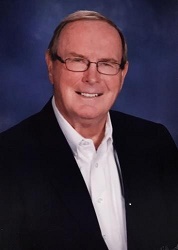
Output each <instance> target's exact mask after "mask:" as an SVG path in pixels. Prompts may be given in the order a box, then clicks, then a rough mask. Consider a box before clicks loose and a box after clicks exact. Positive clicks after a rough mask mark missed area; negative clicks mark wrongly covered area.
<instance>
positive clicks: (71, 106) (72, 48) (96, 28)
mask: <svg viewBox="0 0 178 250" xmlns="http://www.w3.org/2000/svg"><path fill="white" fill-rule="evenodd" d="M57 54H58V55H59V56H60V57H62V59H63V60H65V59H66V58H70V57H74V55H75V56H77V57H84V58H87V59H88V60H90V61H92V62H97V61H101V60H103V59H108V60H114V61H116V62H118V63H121V58H122V44H121V39H120V36H119V33H118V32H117V30H116V29H115V28H114V27H112V26H111V25H109V24H108V23H106V22H104V21H99V20H81V21H75V22H73V23H69V24H67V25H66V26H65V27H64V28H63V30H62V32H61V34H60V37H59V41H58V49H57ZM46 62H47V66H48V71H49V78H50V80H51V83H52V84H53V85H54V96H55V102H56V106H57V108H58V109H59V111H60V112H61V113H62V115H63V116H64V117H65V119H66V120H67V121H68V122H69V123H70V124H71V125H73V124H75V122H80V121H81V122H84V121H87V122H95V121H97V120H98V121H99V120H102V119H104V118H106V116H107V112H108V111H109V109H110V108H111V106H112V105H113V103H114V101H115V100H116V97H117V95H118V93H119V92H120V90H121V88H122V85H123V82H124V78H125V75H126V73H127V68H128V65H127V64H126V66H125V69H124V70H121V69H120V70H119V73H118V74H117V75H103V74H100V73H99V72H98V71H97V68H96V64H90V67H89V69H88V70H87V71H85V72H71V71H68V70H67V69H66V66H65V64H63V63H61V62H59V61H58V60H56V61H52V60H51V59H50V56H49V55H48V53H47V54H46Z"/></svg>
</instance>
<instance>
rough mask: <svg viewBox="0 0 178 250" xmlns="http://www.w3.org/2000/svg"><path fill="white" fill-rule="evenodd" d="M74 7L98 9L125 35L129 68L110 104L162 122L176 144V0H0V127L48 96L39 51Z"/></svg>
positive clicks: (49, 91) (37, 107) (49, 89)
mask: <svg viewBox="0 0 178 250" xmlns="http://www.w3.org/2000/svg"><path fill="white" fill-rule="evenodd" d="M78 9H91V10H95V11H99V12H101V13H103V14H104V15H106V16H108V17H109V18H111V19H112V20H113V21H114V22H115V23H116V24H117V25H118V26H119V27H120V28H121V30H122V31H123V33H124V35H125V37H126V40H127V44H128V59H129V72H128V75H127V77H126V80H125V84H124V87H123V90H122V92H121V93H120V95H119V97H118V99H117V101H116V104H115V105H114V106H113V109H116V110H120V111H122V112H126V113H128V114H132V115H135V116H139V117H142V118H145V119H148V120H152V121H155V122H160V123H163V124H164V125H165V126H166V127H167V128H168V129H169V131H170V133H171V135H172V137H173V138H174V140H175V142H176V144H177V145H178V0H124V1H123V0H102V1H96V0H90V1H88V0H82V1H80V0H75V1H74V0H63V1H60V0H36V1H35V0H33V1H32V0H31V1H29V0H26V1H23V0H21V1H20V0H5V1H4V0H0V131H3V130H6V129H8V128H9V127H11V126H13V125H15V124H17V123H18V122H20V121H21V120H23V119H25V118H26V117H28V116H30V115H32V114H33V113H36V112H38V111H40V110H41V108H42V107H43V106H44V105H45V103H46V102H47V101H48V99H49V98H50V97H51V94H52V86H51V84H50V83H49V80H48V74H47V68H46V64H45V58H44V54H45V51H46V48H47V46H48V43H49V41H50V39H51V37H52V34H53V31H54V29H55V27H56V26H57V25H58V23H59V22H60V21H61V19H63V18H64V17H65V16H66V15H68V14H70V13H71V12H73V11H76V10H78ZM76 36H77V34H76ZM79 42H80V41H79Z"/></svg>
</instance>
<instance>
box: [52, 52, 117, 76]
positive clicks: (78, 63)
mask: <svg viewBox="0 0 178 250" xmlns="http://www.w3.org/2000/svg"><path fill="white" fill-rule="evenodd" d="M52 59H53V60H56V59H57V60H58V61H60V62H61V63H64V64H65V65H66V68H67V69H68V70H69V71H73V72H84V71H87V70H88V69H89V67H90V64H91V63H94V64H96V68H97V71H98V72H99V73H100V74H104V75H117V74H118V73H119V70H120V68H121V64H119V63H116V62H112V61H107V60H106V61H98V62H91V61H89V60H88V59H86V58H81V57H72V58H67V59H65V60H63V59H62V58H61V57H60V56H58V55H57V54H53V55H52Z"/></svg>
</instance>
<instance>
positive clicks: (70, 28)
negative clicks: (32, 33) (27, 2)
mask: <svg viewBox="0 0 178 250" xmlns="http://www.w3.org/2000/svg"><path fill="white" fill-rule="evenodd" d="M46 62H47V68H48V72H49V79H50V81H51V83H52V85H53V89H54V95H53V97H52V98H51V100H50V101H49V102H48V103H47V104H46V106H45V107H44V108H43V109H42V111H40V112H39V113H37V114H35V115H34V116H32V117H29V118H28V119H26V120H25V121H22V122H21V123H20V124H18V125H16V126H15V127H13V128H11V129H9V130H8V131H6V132H3V133H2V134H1V135H0V200H1V204H0V229H1V231H0V233H1V236H0V249H3V250H5V249H8V250H10V249H13V250H22V249H23V250H28V249H30V250H32V249H35V250H39V249H50V250H51V249H62V250H64V249H66V250H70V249H74V250H84V249H85V250H92V249H93V250H94V249H97V250H100V249H101V250H106V249H109V250H127V249H128V250H138V249H140V250H151V249H152V250H156V249H164V248H165V247H166V246H168V247H170V249H171V248H173V247H175V246H176V244H177V242H178V185H177V177H178V169H177V167H178V165H177V163H178V153H177V148H176V146H175V143H174V141H173V139H172V138H171V136H170V134H169V132H168V131H167V130H166V128H165V127H164V126H162V125H160V124H156V123H153V122H149V121H145V120H143V119H140V118H136V117H133V116H129V115H126V114H123V113H120V112H117V111H112V110H111V107H112V105H113V103H114V102H115V100H116V98H117V96H118V94H119V93H120V91H121V89H122V87H123V83H124V78H125V76H126V74H127V70H128V61H127V48H126V42H125V39H124V36H123V34H122V32H121V31H120V29H119V28H118V27H117V26H116V25H115V24H114V23H113V22H112V21H111V20H109V19H107V18H106V17H104V16H103V15H101V14H100V13H97V12H94V11H77V12H75V13H73V14H70V15H69V16H68V17H66V19H64V20H63V21H62V22H61V23H60V24H59V26H58V27H57V28H56V30H55V32H54V35H53V37H52V40H51V42H50V44H49V47H48V50H47V52H46Z"/></svg>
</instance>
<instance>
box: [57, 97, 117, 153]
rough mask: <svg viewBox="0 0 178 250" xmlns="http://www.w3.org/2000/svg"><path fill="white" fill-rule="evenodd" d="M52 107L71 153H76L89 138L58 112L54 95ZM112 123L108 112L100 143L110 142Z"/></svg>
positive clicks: (108, 143)
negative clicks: (82, 134) (103, 134)
mask: <svg viewBox="0 0 178 250" xmlns="http://www.w3.org/2000/svg"><path fill="white" fill-rule="evenodd" d="M52 107H53V110H54V114H55V116H56V119H57V122H58V124H59V126H60V128H61V130H62V132H63V134H64V136H65V137H66V140H67V141H68V143H69V146H70V147H71V149H72V151H73V154H74V155H77V148H78V146H79V145H80V146H81V142H83V141H90V139H86V138H84V137H83V136H81V135H80V134H79V133H78V132H77V131H76V130H75V129H74V128H73V127H72V126H71V125H70V124H69V123H68V122H67V120H66V119H65V118H64V117H63V116H62V114H61V113H60V112H59V110H58V108H57V107H56V104H55V99H54V96H53V98H52ZM112 141H113V139H112V124H111V119H110V114H109V112H108V117H107V121H106V127H105V136H104V138H103V140H102V142H101V144H102V145H103V144H106V145H110V144H111V143H112Z"/></svg>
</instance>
